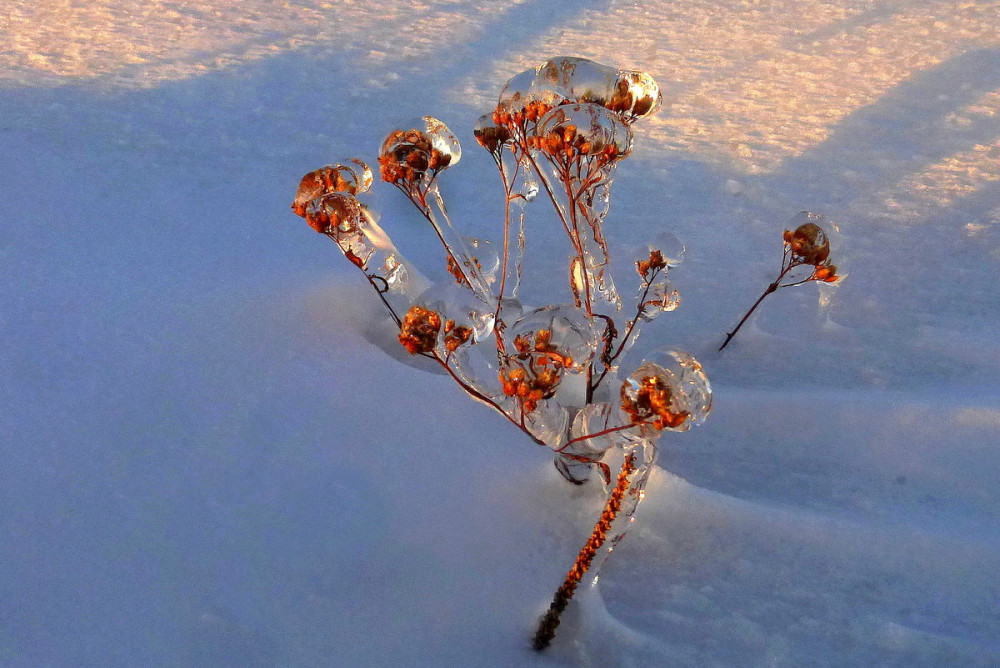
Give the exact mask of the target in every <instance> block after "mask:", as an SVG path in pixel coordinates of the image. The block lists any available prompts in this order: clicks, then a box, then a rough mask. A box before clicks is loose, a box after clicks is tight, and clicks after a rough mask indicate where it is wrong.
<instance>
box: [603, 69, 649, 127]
mask: <svg viewBox="0 0 1000 668" xmlns="http://www.w3.org/2000/svg"><path fill="white" fill-rule="evenodd" d="M662 104H663V95H662V94H661V93H660V86H659V84H657V83H656V80H655V79H654V78H653V77H652V76H650V75H649V74H646V73H645V72H638V71H635V70H622V71H621V73H620V74H619V76H618V79H617V81H615V85H614V93H613V95H612V96H611V99H610V100H608V102H607V103H606V104H605V106H607V108H608V109H610V110H611V111H613V112H615V113H617V114H620V115H621V116H622V118H623V119H624V120H625V122H626V123H632V122H634V121H635V120H637V119H639V118H644V117H646V116H651V115H652V114H654V113H656V111H657V110H658V109H659V108H660V106H661V105H662Z"/></svg>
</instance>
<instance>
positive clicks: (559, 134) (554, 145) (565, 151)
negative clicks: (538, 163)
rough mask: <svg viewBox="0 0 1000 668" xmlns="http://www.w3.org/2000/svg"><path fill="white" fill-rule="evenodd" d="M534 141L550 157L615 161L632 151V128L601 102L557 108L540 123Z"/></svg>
mask: <svg viewBox="0 0 1000 668" xmlns="http://www.w3.org/2000/svg"><path fill="white" fill-rule="evenodd" d="M534 135H535V143H536V144H537V148H539V149H540V150H541V151H542V152H543V153H545V154H546V155H547V156H548V157H550V158H551V159H562V158H561V156H567V157H569V158H571V159H572V158H576V157H588V158H597V159H599V160H600V161H602V162H608V163H610V162H614V161H617V160H620V159H622V158H624V157H626V156H627V155H628V154H629V153H630V152H631V151H632V131H631V130H629V128H628V126H627V125H626V124H625V122H624V121H622V119H621V117H620V116H618V115H617V114H614V113H612V112H610V111H608V110H607V109H605V108H604V107H602V106H600V105H598V104H567V105H563V106H560V107H556V108H555V109H553V110H552V111H550V112H549V113H547V114H546V115H545V116H544V117H542V119H541V120H540V121H539V122H538V127H537V128H536V129H535V133H534Z"/></svg>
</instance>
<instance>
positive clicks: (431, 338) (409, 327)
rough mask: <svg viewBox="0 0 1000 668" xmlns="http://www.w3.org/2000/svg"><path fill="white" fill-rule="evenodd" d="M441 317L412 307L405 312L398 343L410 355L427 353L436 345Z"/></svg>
mask: <svg viewBox="0 0 1000 668" xmlns="http://www.w3.org/2000/svg"><path fill="white" fill-rule="evenodd" d="M440 331H441V316H440V315H438V313H437V311H432V310H430V309H426V308H424V307H423V306H418V305H414V306H411V307H410V310H409V311H407V312H406V315H405V316H404V317H403V322H402V324H401V325H400V327H399V342H400V343H401V344H402V345H403V347H404V348H406V351H407V352H408V353H410V354H411V355H416V354H417V353H429V352H431V351H432V350H434V346H436V345H437V338H438V332H440Z"/></svg>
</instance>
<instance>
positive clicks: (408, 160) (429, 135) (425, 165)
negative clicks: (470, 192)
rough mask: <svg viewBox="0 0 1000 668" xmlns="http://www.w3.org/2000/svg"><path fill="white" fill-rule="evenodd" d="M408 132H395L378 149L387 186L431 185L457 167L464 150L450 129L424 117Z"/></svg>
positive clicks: (429, 117)
mask: <svg viewBox="0 0 1000 668" xmlns="http://www.w3.org/2000/svg"><path fill="white" fill-rule="evenodd" d="M408 125H412V126H411V127H410V128H409V129H406V130H393V131H392V132H390V133H389V135H388V136H387V137H386V138H385V140H384V141H383V142H382V147H381V148H380V149H379V158H378V162H379V168H380V172H381V175H382V180H383V181H386V182H388V183H399V182H403V183H415V182H417V181H424V182H429V181H431V180H433V179H434V178H435V177H436V176H437V174H438V173H439V172H441V171H444V170H445V169H447V168H448V167H450V166H452V165H454V164H457V163H458V161H459V160H460V159H461V158H462V147H461V145H460V144H459V142H458V139H457V138H456V137H455V135H454V134H453V133H452V132H451V130H449V129H448V126H447V125H445V124H444V123H442V122H441V121H439V120H438V119H436V118H433V117H431V116H424V117H423V118H422V119H421V120H420V121H418V122H416V123H413V124H408Z"/></svg>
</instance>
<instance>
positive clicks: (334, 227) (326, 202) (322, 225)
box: [305, 193, 363, 242]
mask: <svg viewBox="0 0 1000 668" xmlns="http://www.w3.org/2000/svg"><path fill="white" fill-rule="evenodd" d="M305 219H306V222H307V223H309V227H311V228H313V229H314V230H316V231H317V232H319V233H321V234H329V235H331V236H333V237H334V238H335V239H336V240H337V241H338V242H339V240H340V239H341V238H347V237H349V236H352V235H360V234H361V228H362V225H363V222H362V221H363V213H362V208H361V203H360V202H358V200H357V199H355V198H354V196H353V195H348V194H345V193H327V194H325V195H322V196H320V197H317V198H315V199H313V200H311V201H310V202H309V203H308V204H307V205H306V207H305Z"/></svg>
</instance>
